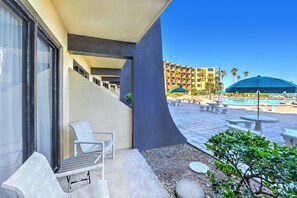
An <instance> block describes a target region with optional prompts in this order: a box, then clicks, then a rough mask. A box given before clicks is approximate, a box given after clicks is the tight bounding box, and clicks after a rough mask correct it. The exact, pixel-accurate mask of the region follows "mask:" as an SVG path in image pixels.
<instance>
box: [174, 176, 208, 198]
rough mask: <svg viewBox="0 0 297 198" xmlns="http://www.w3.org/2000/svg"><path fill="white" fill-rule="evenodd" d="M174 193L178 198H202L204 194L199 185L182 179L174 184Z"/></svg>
mask: <svg viewBox="0 0 297 198" xmlns="http://www.w3.org/2000/svg"><path fill="white" fill-rule="evenodd" d="M175 192H176V195H177V197H178V198H204V197H205V194H204V191H203V189H202V188H201V186H200V185H199V184H197V183H196V182H194V181H190V180H187V179H182V180H180V181H179V182H178V183H177V184H176V188H175Z"/></svg>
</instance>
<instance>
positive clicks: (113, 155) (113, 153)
mask: <svg viewBox="0 0 297 198" xmlns="http://www.w3.org/2000/svg"><path fill="white" fill-rule="evenodd" d="M112 159H115V145H112Z"/></svg>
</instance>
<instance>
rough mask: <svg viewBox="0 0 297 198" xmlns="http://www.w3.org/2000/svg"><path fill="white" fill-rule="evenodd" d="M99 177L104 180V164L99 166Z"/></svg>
mask: <svg viewBox="0 0 297 198" xmlns="http://www.w3.org/2000/svg"><path fill="white" fill-rule="evenodd" d="M101 178H102V180H104V164H102V167H101Z"/></svg>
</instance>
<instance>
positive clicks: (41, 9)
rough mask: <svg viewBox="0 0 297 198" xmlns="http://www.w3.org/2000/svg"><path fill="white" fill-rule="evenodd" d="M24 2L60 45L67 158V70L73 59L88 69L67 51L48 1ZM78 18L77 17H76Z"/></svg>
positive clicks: (85, 63)
mask: <svg viewBox="0 0 297 198" xmlns="http://www.w3.org/2000/svg"><path fill="white" fill-rule="evenodd" d="M22 1H24V2H26V1H27V2H29V3H30V4H31V6H32V8H33V9H34V10H35V12H36V13H37V14H38V15H39V16H40V18H41V19H42V20H43V21H44V23H45V24H46V26H47V27H48V29H50V31H51V33H52V34H53V35H54V37H55V39H57V40H58V41H59V43H60V44H61V50H62V53H61V54H62V57H61V60H62V63H61V65H60V66H61V67H62V68H63V74H62V75H63V77H62V78H63V95H62V97H61V99H62V100H63V107H62V108H63V140H62V145H63V147H62V149H63V157H64V158H65V157H67V156H69V153H68V151H69V127H68V124H69V72H68V68H69V67H71V68H72V66H73V59H75V60H76V61H77V62H78V63H79V64H80V65H81V66H83V67H84V68H85V69H86V70H87V71H88V72H90V67H89V65H88V64H87V62H86V61H85V59H84V58H83V57H82V56H76V55H71V54H70V53H69V52H68V51H67V31H66V29H65V28H64V25H63V24H62V22H61V20H60V18H59V16H58V15H57V13H56V10H55V9H54V7H53V5H52V3H51V1H50V0H22ZM78 17H79V15H78Z"/></svg>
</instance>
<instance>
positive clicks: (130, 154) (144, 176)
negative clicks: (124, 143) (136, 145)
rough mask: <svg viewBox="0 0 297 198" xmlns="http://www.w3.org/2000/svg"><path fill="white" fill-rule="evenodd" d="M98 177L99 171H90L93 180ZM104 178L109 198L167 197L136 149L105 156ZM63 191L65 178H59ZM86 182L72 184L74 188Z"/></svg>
mask: <svg viewBox="0 0 297 198" xmlns="http://www.w3.org/2000/svg"><path fill="white" fill-rule="evenodd" d="M85 177H86V173H84V174H78V175H75V176H73V179H74V180H75V179H77V178H80V179H81V178H85ZM98 178H101V177H100V173H99V171H92V172H91V179H92V180H93V181H94V180H96V179H98ZM105 179H106V180H107V183H108V188H109V194H110V197H111V198H139V197H147V198H167V197H169V196H168V194H167V192H166V191H165V189H164V188H163V186H162V184H161V183H160V181H159V180H158V178H157V177H156V175H155V174H154V173H153V171H152V170H151V169H150V167H149V166H148V164H147V163H146V161H145V159H144V158H143V157H142V155H141V154H140V153H139V151H138V150H137V149H121V150H117V151H116V158H115V159H110V157H109V156H106V158H105ZM59 181H60V183H61V185H62V187H63V189H64V191H67V182H66V178H61V179H59ZM82 185H87V182H79V183H76V184H73V185H72V190H75V189H77V188H79V187H81V186H82Z"/></svg>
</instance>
